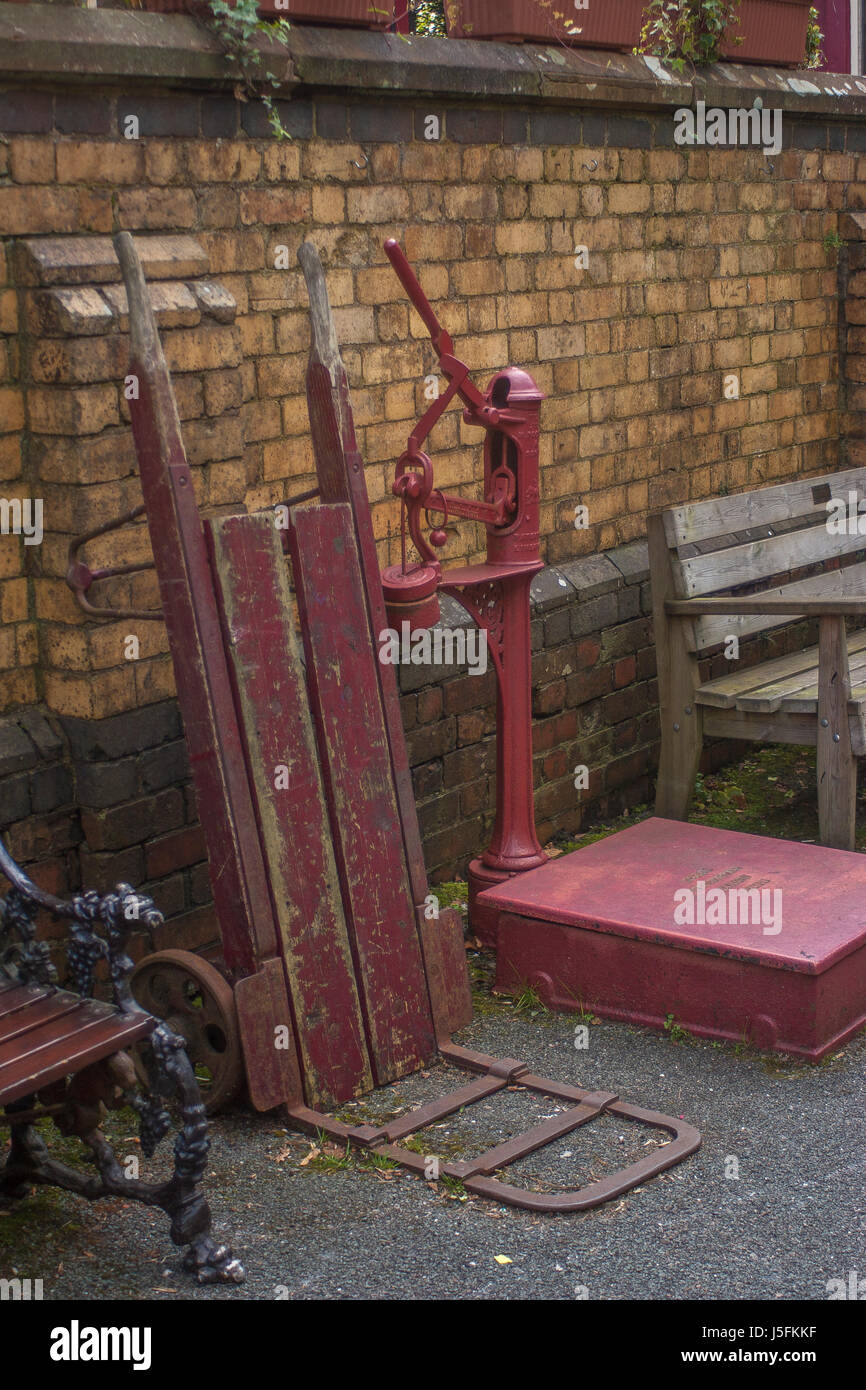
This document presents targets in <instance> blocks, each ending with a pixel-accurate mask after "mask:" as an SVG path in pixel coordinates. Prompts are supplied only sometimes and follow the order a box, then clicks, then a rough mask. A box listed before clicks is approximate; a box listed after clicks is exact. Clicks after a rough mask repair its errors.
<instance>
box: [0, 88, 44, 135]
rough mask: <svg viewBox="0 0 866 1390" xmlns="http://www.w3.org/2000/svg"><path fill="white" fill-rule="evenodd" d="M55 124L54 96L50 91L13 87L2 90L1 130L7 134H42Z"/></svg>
mask: <svg viewBox="0 0 866 1390" xmlns="http://www.w3.org/2000/svg"><path fill="white" fill-rule="evenodd" d="M53 125H54V98H53V96H52V95H51V93H50V92H31V91H27V90H26V88H24V87H12V88H9V89H7V90H6V91H5V92H0V131H3V133H4V134H7V135H19V134H25V135H42V134H44V133H45V132H46V131H49V130H51V128H52V127H53Z"/></svg>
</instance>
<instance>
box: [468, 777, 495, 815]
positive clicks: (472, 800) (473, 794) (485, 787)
mask: <svg viewBox="0 0 866 1390" xmlns="http://www.w3.org/2000/svg"><path fill="white" fill-rule="evenodd" d="M492 805H493V792H492V789H491V783H490V778H488V777H485V778H482V779H480V780H479V781H477V782H470V783H469V785H468V786H465V787H461V788H460V814H461V816H474V815H476V814H477V812H479V811H485V810H489V809H490V808H491V807H492Z"/></svg>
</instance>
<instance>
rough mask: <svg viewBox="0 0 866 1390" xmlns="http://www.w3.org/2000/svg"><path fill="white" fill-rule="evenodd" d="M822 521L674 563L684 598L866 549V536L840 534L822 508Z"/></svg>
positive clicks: (756, 580) (722, 590)
mask: <svg viewBox="0 0 866 1390" xmlns="http://www.w3.org/2000/svg"><path fill="white" fill-rule="evenodd" d="M821 517H822V519H821V522H819V523H818V525H813V526H807V527H804V528H803V530H800V531H788V532H782V533H781V534H779V535H767V536H764V537H763V538H762V539H761V540H756V541H748V542H747V543H746V544H745V545H731V546H728V547H727V548H726V549H725V550H714V551H713V552H712V554H706V555H695V556H693V557H692V558H691V559H688V560H679V561H675V562H674V571H675V574H676V576H677V580H676V582H677V589H678V590H679V591H680V594H681V597H682V598H696V597H698V596H701V595H710V594H718V593H727V592H728V590H729V589H733V588H738V587H740V586H741V585H743V584H756V583H760V581H761V580H764V579H771V578H773V576H774V575H784V574H786V573H788V571H790V570H798V569H803V568H804V567H805V566H806V565H814V564H818V563H819V562H820V561H822V560H830V559H832V558H833V557H834V556H841V555H848V554H850V553H851V552H852V551H855V550H866V535H863V536H861V535H858V534H854V535H850V534H849V535H842V536H839V535H836V534H835V533H834V532H831V531H828V529H827V527H826V525H825V524H824V522H825V521H826V517H827V513H826V510H822V513H821Z"/></svg>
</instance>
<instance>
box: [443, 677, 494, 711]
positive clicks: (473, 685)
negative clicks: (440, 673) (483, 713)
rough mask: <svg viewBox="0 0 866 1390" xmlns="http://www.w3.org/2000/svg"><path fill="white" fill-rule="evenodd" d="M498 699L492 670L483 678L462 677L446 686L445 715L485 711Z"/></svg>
mask: <svg viewBox="0 0 866 1390" xmlns="http://www.w3.org/2000/svg"><path fill="white" fill-rule="evenodd" d="M495 699H496V677H495V675H494V673H493V672H492V671H490V670H488V671H486V672H485V673H484V675H483V676H462V677H459V678H458V679H457V680H452V681H449V682H448V683H447V685H446V686H445V713H446V714H465V713H466V711H467V710H470V709H484V708H485V707H486V706H487V705H490V704H492V703H493V701H494V700H495Z"/></svg>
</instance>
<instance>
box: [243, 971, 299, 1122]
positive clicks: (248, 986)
mask: <svg viewBox="0 0 866 1390" xmlns="http://www.w3.org/2000/svg"><path fill="white" fill-rule="evenodd" d="M234 998H235V1008H236V1009H237V1014H238V1028H239V1030H240V1035H241V1046H242V1047H243V1051H244V1060H245V1062H246V1073H247V1094H248V1095H249V1098H250V1102H251V1104H252V1105H254V1106H255V1108H256V1110H263V1111H264V1110H273V1109H274V1107H275V1106H277V1105H284V1104H285V1105H297V1104H298V1103H299V1102H300V1101H301V1100H302V1099H303V1094H304V1092H303V1085H302V1082H301V1068H300V1063H299V1061H298V1048H297V1039H296V1036H295V1030H294V1026H293V1021H292V1011H291V1008H290V1007H289V995H288V990H287V989H286V978H285V974H284V970H283V963H282V961H281V960H278V959H277V958H276V957H274V958H273V959H272V960H266V961H263V962H262V964H261V965H260V966H259V969H258V973H257V974H255V975H248V976H247V978H246V979H245V980H238V982H237V984H236V985H235V991H234ZM281 1023H282V1024H284V1025H285V1027H286V1028H287V1030H288V1032H287V1035H286V1036H285V1039H283V1036H282V1035H280V1038H279V1042H280V1046H277V1041H278V1039H277V1035H276V1034H275V1033H274V1028H275V1027H279V1026H280V1024H281ZM283 1042H284V1044H285V1045H283Z"/></svg>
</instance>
